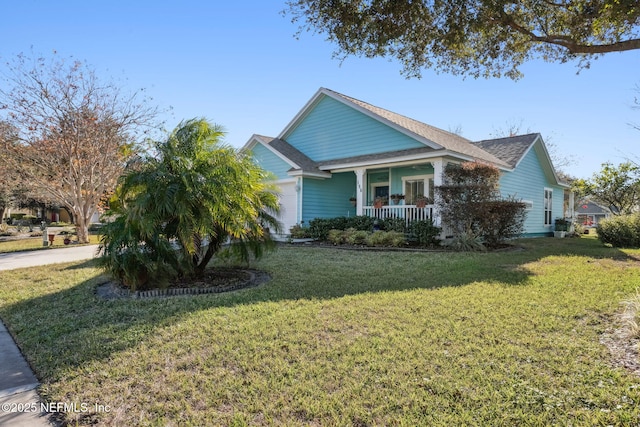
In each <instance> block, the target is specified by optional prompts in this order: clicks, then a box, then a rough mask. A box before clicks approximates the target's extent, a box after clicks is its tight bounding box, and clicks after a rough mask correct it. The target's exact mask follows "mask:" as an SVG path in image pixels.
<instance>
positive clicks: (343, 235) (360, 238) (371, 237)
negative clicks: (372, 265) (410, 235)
mask: <svg viewBox="0 0 640 427" xmlns="http://www.w3.org/2000/svg"><path fill="white" fill-rule="evenodd" d="M326 240H327V241H328V242H329V243H333V244H334V245H345V244H346V245H363V246H383V247H384V246H386V247H394V248H397V247H400V246H404V245H405V244H406V243H407V238H406V237H405V235H404V233H401V232H398V231H393V230H391V231H375V232H371V231H364V230H356V229H355V228H348V229H346V230H336V229H333V230H329V233H328V235H327V239H326Z"/></svg>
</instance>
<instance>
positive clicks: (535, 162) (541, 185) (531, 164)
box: [500, 149, 564, 235]
mask: <svg viewBox="0 0 640 427" xmlns="http://www.w3.org/2000/svg"><path fill="white" fill-rule="evenodd" d="M542 161H545V162H546V159H542V160H541V155H540V153H539V152H538V151H537V150H535V149H531V150H529V152H528V153H527V154H526V156H525V157H524V159H522V161H521V162H520V164H519V165H518V167H517V168H516V169H515V170H514V171H512V172H503V174H502V176H501V178H500V193H501V195H502V196H503V197H509V196H511V197H515V198H516V199H518V200H527V201H531V202H533V208H532V209H531V210H528V211H527V218H526V220H525V224H524V227H525V233H527V234H532V235H536V234H539V233H549V232H550V231H553V229H552V228H550V227H545V225H544V189H545V188H551V189H552V190H553V206H552V209H551V212H552V216H553V218H554V219H555V218H559V217H563V216H564V189H563V188H562V187H560V186H558V185H557V184H555V183H554V182H552V181H550V180H549V179H548V178H547V176H546V175H545V173H544V170H543V168H542Z"/></svg>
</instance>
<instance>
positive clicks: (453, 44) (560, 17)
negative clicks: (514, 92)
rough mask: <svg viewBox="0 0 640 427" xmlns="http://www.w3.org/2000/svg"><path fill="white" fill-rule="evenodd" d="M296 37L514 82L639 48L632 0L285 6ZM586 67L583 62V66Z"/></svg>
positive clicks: (370, 0)
mask: <svg viewBox="0 0 640 427" xmlns="http://www.w3.org/2000/svg"><path fill="white" fill-rule="evenodd" d="M286 4H287V6H288V8H287V10H286V12H287V13H288V14H289V15H290V16H291V18H292V20H293V21H294V22H298V23H299V24H300V31H301V32H302V31H310V32H312V33H321V34H323V35H324V36H325V37H327V38H328V40H329V41H331V42H332V43H334V44H335V45H336V46H337V47H336V52H335V55H336V56H337V57H339V58H344V57H345V56H348V55H353V56H358V57H367V58H375V57H385V58H395V59H397V60H398V62H399V63H400V64H401V66H402V67H403V73H404V74H405V75H406V76H407V77H420V75H421V72H422V69H423V68H433V69H434V70H435V71H439V72H445V73H451V74H455V75H458V74H461V75H466V76H473V77H481V76H482V77H500V76H502V75H505V76H507V77H510V78H512V79H517V78H519V77H520V76H521V72H520V70H519V68H520V66H521V65H522V64H524V63H525V62H527V61H530V60H535V59H542V60H544V61H548V62H557V63H565V62H567V61H570V60H574V59H576V58H582V59H589V58H593V57H597V56H598V55H601V54H603V53H606V52H620V51H628V50H633V49H638V48H640V40H638V25H639V22H640V7H638V2H637V0H616V1H594V0H572V1H547V0H544V1H540V0H522V1H517V2H514V1H495V0H447V1H408V0H393V1H391V0H358V1H335V0H288V1H287V3H286ZM579 64H580V65H581V66H584V67H588V64H589V62H588V61H581V62H580V63H579Z"/></svg>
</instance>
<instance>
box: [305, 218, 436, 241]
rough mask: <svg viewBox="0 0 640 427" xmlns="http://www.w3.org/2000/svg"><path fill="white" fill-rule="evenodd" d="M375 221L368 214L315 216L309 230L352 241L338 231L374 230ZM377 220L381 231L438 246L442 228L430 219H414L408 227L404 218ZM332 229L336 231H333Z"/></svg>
mask: <svg viewBox="0 0 640 427" xmlns="http://www.w3.org/2000/svg"><path fill="white" fill-rule="evenodd" d="M375 221H376V219H375V218H371V217H368V216H353V217H337V218H315V219H312V220H311V221H309V228H308V231H309V235H310V236H311V237H313V238H315V239H318V240H325V241H330V242H332V243H335V244H339V243H351V242H349V241H343V240H342V238H341V237H340V236H341V235H340V234H339V233H338V231H346V230H348V231H349V232H350V233H351V234H353V233H354V232H356V231H361V232H372V231H373V230H374V225H375ZM377 221H378V223H377V226H378V227H377V228H378V229H380V231H387V232H395V233H400V234H403V235H406V236H405V237H406V238H407V240H409V241H413V242H416V243H417V244H418V245H420V246H436V245H438V243H439V240H438V236H439V234H440V228H438V227H436V226H434V225H433V223H432V222H431V221H430V220H421V221H414V222H412V223H411V224H410V225H409V227H408V228H407V227H406V224H405V220H404V219H402V218H386V219H379V220H377ZM332 230H336V231H334V232H332ZM352 238H353V239H355V240H358V241H361V240H362V239H363V234H362V233H360V234H357V235H355V236H354V237H352ZM345 239H346V238H345ZM352 244H353V243H352ZM356 244H359V243H356Z"/></svg>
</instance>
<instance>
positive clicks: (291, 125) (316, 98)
mask: <svg viewBox="0 0 640 427" xmlns="http://www.w3.org/2000/svg"><path fill="white" fill-rule="evenodd" d="M322 94H325V95H326V91H325V89H324V88H323V87H321V88H320V89H318V91H317V92H316V93H315V94H314V95H313V96H312V97H311V99H310V100H309V101H307V103H306V104H305V105H304V107H302V109H301V110H300V111H298V114H296V115H295V116H294V117H293V119H292V120H291V121H290V122H289V124H288V125H287V126H285V128H284V129H283V130H282V132H280V134H279V135H278V139H285V136H286V135H287V134H288V133H289V132H290V131H291V130H292V129H293V128H295V127H296V125H297V124H298V123H299V122H300V121H301V120H302V119H303V118H304V116H306V115H307V114H308V113H309V111H311V109H312V107H313V106H314V105H315V104H316V103H317V102H318V101H319V100H320V97H321V95H322Z"/></svg>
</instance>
